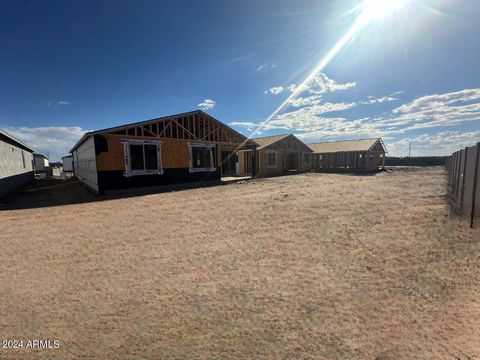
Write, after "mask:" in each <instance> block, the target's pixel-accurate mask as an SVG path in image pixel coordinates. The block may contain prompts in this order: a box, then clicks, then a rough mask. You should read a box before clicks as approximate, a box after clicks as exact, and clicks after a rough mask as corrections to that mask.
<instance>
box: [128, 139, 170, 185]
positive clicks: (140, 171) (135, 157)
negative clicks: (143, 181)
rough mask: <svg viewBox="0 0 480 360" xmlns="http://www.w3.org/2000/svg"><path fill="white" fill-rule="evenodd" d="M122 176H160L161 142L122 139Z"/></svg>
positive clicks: (161, 171) (161, 170)
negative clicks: (123, 169) (123, 166)
mask: <svg viewBox="0 0 480 360" xmlns="http://www.w3.org/2000/svg"><path fill="white" fill-rule="evenodd" d="M120 142H121V143H122V144H123V153H124V159H125V160H124V164H125V172H124V176H126V177H130V176H135V175H162V174H163V167H162V156H161V155H162V151H161V150H162V142H161V141H152V140H133V139H122V140H121V141H120Z"/></svg>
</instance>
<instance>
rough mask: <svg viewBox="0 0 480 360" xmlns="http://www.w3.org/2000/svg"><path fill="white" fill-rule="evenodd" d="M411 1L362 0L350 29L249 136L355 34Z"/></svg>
mask: <svg viewBox="0 0 480 360" xmlns="http://www.w3.org/2000/svg"><path fill="white" fill-rule="evenodd" d="M411 1H412V0H365V1H364V2H362V3H361V4H360V6H359V7H357V9H358V11H360V13H359V15H358V16H357V17H356V19H355V21H354V22H353V24H352V26H351V27H350V29H349V30H348V31H347V32H346V33H345V35H343V36H342V37H341V38H340V40H338V41H337V42H336V43H335V45H334V46H333V47H332V48H331V49H330V50H329V51H328V52H327V54H326V55H325V56H324V57H323V58H322V60H321V61H320V62H319V63H318V65H317V66H316V67H315V68H314V69H313V71H312V72H310V74H309V75H308V76H307V78H306V79H305V80H304V81H303V82H302V83H301V84H300V85H299V86H297V87H296V88H295V90H294V91H293V92H292V93H291V94H290V96H289V97H288V98H287V99H286V100H285V101H284V102H282V103H281V104H280V106H278V107H277V108H276V109H275V111H274V112H273V113H272V114H271V115H270V116H269V117H267V118H266V119H265V120H264V121H263V122H262V123H261V124H260V126H259V127H258V128H257V129H256V130H255V131H253V132H252V134H251V135H250V136H249V138H252V137H253V136H255V134H257V133H258V132H259V131H261V130H262V129H263V128H264V127H265V126H266V125H267V124H268V123H269V122H270V121H271V120H272V119H273V118H274V117H275V116H276V115H277V114H278V113H279V112H280V111H282V110H283V109H284V108H285V107H286V106H287V105H288V104H289V103H290V102H291V101H292V100H293V99H295V98H296V97H297V96H298V95H299V94H300V93H301V92H302V91H303V90H304V89H305V88H306V86H307V85H308V84H309V83H310V82H311V81H312V79H314V78H315V76H317V75H318V74H319V73H320V71H322V70H323V69H324V68H325V66H327V65H328V64H329V63H330V61H332V59H333V58H334V57H335V56H336V55H337V54H338V53H339V52H340V51H341V50H342V49H343V48H344V47H345V46H346V45H347V44H348V43H349V42H350V41H351V40H352V38H353V37H354V36H355V34H357V33H358V32H359V31H360V30H362V29H363V28H364V27H366V26H367V25H369V24H370V23H371V22H374V21H377V20H379V19H382V18H384V17H386V16H388V15H391V14H392V13H394V12H395V11H397V10H399V9H401V8H402V7H404V6H405V5H407V3H409V2H411Z"/></svg>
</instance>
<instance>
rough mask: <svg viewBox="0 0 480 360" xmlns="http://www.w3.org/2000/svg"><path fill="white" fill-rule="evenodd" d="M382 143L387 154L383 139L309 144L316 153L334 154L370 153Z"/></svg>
mask: <svg viewBox="0 0 480 360" xmlns="http://www.w3.org/2000/svg"><path fill="white" fill-rule="evenodd" d="M377 142H380V143H381V145H382V146H383V148H384V149H385V152H386V151H387V149H386V148H385V145H384V144H383V141H382V139H381V138H371V139H360V140H343V141H330V142H323V143H314V144H307V145H308V147H309V148H310V149H312V150H313V152H314V153H333V152H347V151H368V150H370V149H371V148H372V147H373V146H375V145H376V144H377Z"/></svg>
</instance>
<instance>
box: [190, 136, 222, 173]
mask: <svg viewBox="0 0 480 360" xmlns="http://www.w3.org/2000/svg"><path fill="white" fill-rule="evenodd" d="M214 149H215V144H192V143H190V144H188V151H189V162H190V169H189V171H190V172H191V173H194V172H202V171H215V170H216V168H215V158H214V156H213V150H214Z"/></svg>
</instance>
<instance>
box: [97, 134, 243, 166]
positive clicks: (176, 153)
mask: <svg viewBox="0 0 480 360" xmlns="http://www.w3.org/2000/svg"><path fill="white" fill-rule="evenodd" d="M104 137H105V138H106V139H107V144H108V152H102V153H100V154H98V155H97V170H98V171H112V170H124V169H125V165H124V151H123V144H122V143H121V142H120V141H121V140H122V139H138V140H152V141H161V142H162V150H161V156H162V167H163V168H164V169H181V168H188V167H189V166H190V164H189V156H190V155H189V149H188V144H189V143H205V144H217V145H218V146H217V149H216V164H215V166H216V167H219V166H220V165H221V155H222V153H221V151H222V150H234V149H235V145H232V144H223V143H215V142H202V141H191V140H183V139H159V138H156V137H144V136H143V137H142V136H127V135H112V134H109V135H105V136H104Z"/></svg>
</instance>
